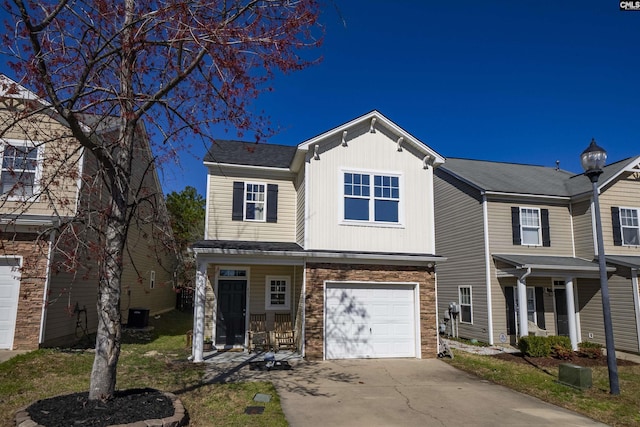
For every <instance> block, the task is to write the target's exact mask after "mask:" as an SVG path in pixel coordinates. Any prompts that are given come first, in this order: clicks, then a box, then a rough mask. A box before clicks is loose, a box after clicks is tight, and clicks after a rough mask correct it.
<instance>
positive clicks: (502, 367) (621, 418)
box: [444, 350, 640, 426]
mask: <svg viewBox="0 0 640 427" xmlns="http://www.w3.org/2000/svg"><path fill="white" fill-rule="evenodd" d="M453 351H454V356H455V357H454V359H444V360H446V361H447V363H449V364H450V365H452V366H455V367H456V368H459V369H462V370H464V371H467V372H469V373H472V374H474V375H477V376H479V377H481V378H485V379H487V380H489V381H492V382H494V383H497V384H502V385H504V386H506V387H509V388H511V389H513V390H517V391H520V392H522V393H525V394H529V395H531V396H536V397H538V398H540V399H541V400H544V401H547V402H550V403H553V404H555V405H557V406H561V407H564V408H567V409H570V410H572V411H575V412H579V413H581V414H584V415H586V416H588V417H590V418H593V419H595V420H598V421H600V422H602V423H605V424H608V425H611V426H639V425H640V365H634V366H618V376H619V380H620V390H621V392H620V395H618V396H612V395H610V394H609V373H608V370H607V367H606V366H604V367H592V368H591V369H592V378H593V387H592V388H590V389H588V390H585V391H580V390H577V389H573V388H571V387H567V386H564V385H562V384H559V383H558V382H557V379H558V368H557V367H544V368H541V367H536V366H534V365H531V364H522V363H512V362H508V361H505V360H500V359H497V358H494V357H491V356H481V355H477V354H472V353H465V352H463V351H457V350H453Z"/></svg>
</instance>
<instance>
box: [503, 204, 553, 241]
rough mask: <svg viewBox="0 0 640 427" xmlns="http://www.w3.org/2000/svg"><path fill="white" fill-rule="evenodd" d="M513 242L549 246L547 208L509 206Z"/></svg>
mask: <svg viewBox="0 0 640 427" xmlns="http://www.w3.org/2000/svg"><path fill="white" fill-rule="evenodd" d="M511 227H512V231H513V244H514V245H525V246H551V237H550V231H549V210H548V209H540V208H525V207H516V206H513V207H512V208H511Z"/></svg>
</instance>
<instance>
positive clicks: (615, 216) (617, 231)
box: [611, 206, 622, 246]
mask: <svg viewBox="0 0 640 427" xmlns="http://www.w3.org/2000/svg"><path fill="white" fill-rule="evenodd" d="M611 221H612V225H613V244H614V245H615V246H622V227H620V208H618V207H615V206H611Z"/></svg>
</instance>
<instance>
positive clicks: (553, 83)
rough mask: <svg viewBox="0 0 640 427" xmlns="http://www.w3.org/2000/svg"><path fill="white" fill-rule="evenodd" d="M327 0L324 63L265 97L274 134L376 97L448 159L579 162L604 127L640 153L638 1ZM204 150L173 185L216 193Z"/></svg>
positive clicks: (338, 116)
mask: <svg viewBox="0 0 640 427" xmlns="http://www.w3.org/2000/svg"><path fill="white" fill-rule="evenodd" d="M324 1H325V6H324V11H323V14H322V17H321V22H322V24H324V25H325V27H326V29H325V31H326V35H325V42H324V44H323V46H322V48H321V49H320V50H319V51H318V52H317V53H318V54H319V55H322V57H323V61H322V62H321V63H320V64H319V65H316V66H314V67H311V68H309V69H306V70H303V71H301V72H297V73H294V74H289V75H286V76H278V77H277V79H276V80H275V81H274V82H273V87H274V91H273V92H272V93H267V94H264V95H263V96H262V97H261V98H259V99H258V101H257V102H256V103H255V104H254V107H255V108H256V110H264V111H266V112H267V113H268V115H269V116H270V118H271V121H272V123H273V124H274V125H277V126H279V127H280V129H281V130H280V132H279V133H278V134H277V135H275V136H274V137H272V138H271V139H270V140H269V142H270V143H276V144H287V145H295V144H298V143H300V142H302V141H304V140H306V139H308V138H311V137H313V136H315V135H318V134H320V133H322V132H324V131H327V130H329V129H332V128H334V127H336V126H338V125H340V124H342V123H345V122H347V121H349V120H351V119H353V118H356V117H358V116H360V115H362V114H365V113H367V112H369V111H371V110H374V109H376V110H378V111H380V112H381V113H382V114H384V115H385V116H386V117H387V118H389V119H390V120H392V121H393V122H395V123H396V124H398V125H399V126H401V127H402V128H404V129H405V130H406V131H408V132H410V133H411V134H412V135H414V136H415V137H417V138H418V139H420V140H421V141H422V142H424V143H425V144H427V145H428V146H430V147H431V148H433V149H434V150H436V151H437V152H438V153H440V154H441V155H443V156H445V157H463V158H473V159H486V160H496V161H506V162H514V163H532V164H540V165H548V166H555V162H556V160H559V161H560V166H561V167H562V168H563V169H567V170H570V171H574V172H581V168H580V163H579V155H580V153H581V152H582V150H584V149H585V148H586V147H587V146H588V145H589V142H590V140H591V138H592V137H593V138H596V140H597V142H598V144H599V145H601V146H602V147H604V148H605V149H606V150H607V151H608V153H609V161H610V162H613V161H616V160H620V159H622V158H626V157H630V156H635V155H640V12H623V11H620V10H619V2H618V1H615V0H583V1H576V0H563V1H547V0H520V1H492V0H483V1H477V0H476V1H472V0H457V1H443V0H441V1H432V0H423V1H418V0H415V1H409V0H395V1H391V0H385V1H382V0H324ZM218 137H219V138H221V139H235V137H236V136H235V135H234V134H222V133H221V134H220V135H219V136H218ZM198 154H199V155H201V156H202V155H204V147H202V151H201V153H196V157H192V156H188V155H184V156H183V157H182V166H181V167H175V168H172V169H171V170H167V171H165V173H164V174H163V175H162V177H161V178H162V180H163V184H164V189H165V192H170V191H179V190H181V189H183V188H184V187H185V186H186V185H191V186H194V187H196V188H197V189H198V191H199V192H200V193H201V194H203V195H204V193H205V186H206V168H205V167H204V166H203V165H202V162H201V159H199V158H197V156H198Z"/></svg>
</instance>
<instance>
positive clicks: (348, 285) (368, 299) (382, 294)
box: [324, 282, 420, 359]
mask: <svg viewBox="0 0 640 427" xmlns="http://www.w3.org/2000/svg"><path fill="white" fill-rule="evenodd" d="M418 302H419V295H418V286H417V284H411V283H363V282H328V283H327V284H326V289H325V301H324V307H325V315H324V319H325V322H324V324H325V329H324V330H325V339H324V343H325V357H326V358H327V359H362V358H401V357H420V350H419V336H420V331H419V329H418V328H419V327H418V322H417V321H416V320H417V319H418V318H419V314H418V313H419V309H418V307H419V304H418Z"/></svg>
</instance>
